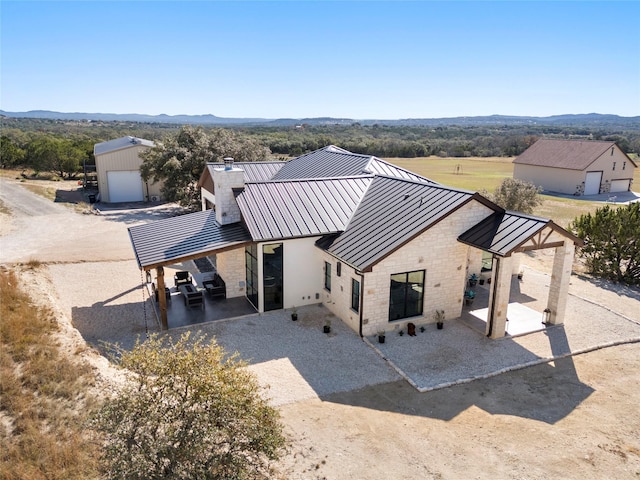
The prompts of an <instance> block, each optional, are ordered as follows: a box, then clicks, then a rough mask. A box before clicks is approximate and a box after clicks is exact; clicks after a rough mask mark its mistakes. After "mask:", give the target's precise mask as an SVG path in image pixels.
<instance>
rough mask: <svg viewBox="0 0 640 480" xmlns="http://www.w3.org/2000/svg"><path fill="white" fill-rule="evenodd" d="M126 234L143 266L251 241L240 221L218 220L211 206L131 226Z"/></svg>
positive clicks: (176, 261) (174, 261)
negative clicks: (219, 221) (226, 221)
mask: <svg viewBox="0 0 640 480" xmlns="http://www.w3.org/2000/svg"><path fill="white" fill-rule="evenodd" d="M129 237H130V238H131V243H132V245H133V250H134V252H135V254H136V259H137V261H138V266H139V267H140V268H145V269H149V268H152V267H157V266H162V265H171V264H174V263H178V262H180V261H183V260H186V259H189V258H193V257H194V255H198V254H203V255H204V254H206V253H207V252H214V251H215V250H218V249H221V248H228V247H232V246H239V245H242V244H243V243H246V242H250V241H251V236H250V235H249V233H248V232H247V231H246V229H245V228H244V226H243V225H242V224H240V223H236V224H232V225H226V226H221V225H220V224H218V222H216V215H215V212H214V211H213V210H204V211H202V212H196V213H190V214H187V215H182V216H179V217H173V218H165V219H163V220H158V221H156V222H152V223H147V224H144V225H138V226H135V227H130V228H129Z"/></svg>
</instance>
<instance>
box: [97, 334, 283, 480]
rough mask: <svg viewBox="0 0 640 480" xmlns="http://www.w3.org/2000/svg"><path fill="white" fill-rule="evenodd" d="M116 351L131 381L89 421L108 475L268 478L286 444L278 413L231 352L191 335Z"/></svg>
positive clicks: (147, 342)
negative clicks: (99, 436)
mask: <svg viewBox="0 0 640 480" xmlns="http://www.w3.org/2000/svg"><path fill="white" fill-rule="evenodd" d="M118 353H119V354H120V355H121V358H120V365H121V366H122V367H123V368H125V369H127V374H128V378H129V382H128V383H127V384H126V386H124V387H123V388H122V389H121V390H120V391H119V392H118V393H117V395H116V396H114V397H113V398H110V399H108V400H106V401H105V404H104V405H103V406H102V408H101V409H100V411H99V413H98V414H97V415H96V416H95V419H94V426H95V427H96V428H97V429H98V431H100V432H102V433H104V434H105V436H106V447H105V454H104V460H105V466H106V469H107V471H108V474H109V475H108V476H109V478H114V479H127V480H129V479H131V480H136V479H185V480H186V479H193V478H198V479H261V478H268V474H269V472H268V462H269V461H270V460H275V459H277V458H278V457H279V455H280V453H281V451H282V448H283V447H284V445H285V439H284V437H283V434H282V427H281V424H280V420H279V415H278V412H277V410H275V409H274V408H273V407H271V406H269V405H268V404H267V401H266V400H265V399H264V398H263V397H262V396H261V395H260V393H261V392H260V387H259V386H258V383H257V381H256V379H255V377H254V376H253V374H251V372H249V371H248V370H247V369H246V365H245V364H244V363H242V362H240V361H239V360H238V359H237V356H236V355H231V356H227V355H226V353H225V352H224V350H223V349H222V348H221V347H220V346H218V345H216V344H215V343H214V342H211V343H205V339H204V336H203V335H202V334H199V335H196V336H195V337H194V338H190V335H189V333H186V334H183V335H182V336H181V338H180V339H179V340H178V341H175V342H174V341H172V340H170V339H168V340H166V343H165V342H163V341H162V340H160V339H159V338H158V337H157V336H153V337H151V338H150V339H149V340H147V341H146V342H145V343H139V342H138V343H137V344H136V346H135V347H134V348H133V350H131V351H122V350H120V351H118Z"/></svg>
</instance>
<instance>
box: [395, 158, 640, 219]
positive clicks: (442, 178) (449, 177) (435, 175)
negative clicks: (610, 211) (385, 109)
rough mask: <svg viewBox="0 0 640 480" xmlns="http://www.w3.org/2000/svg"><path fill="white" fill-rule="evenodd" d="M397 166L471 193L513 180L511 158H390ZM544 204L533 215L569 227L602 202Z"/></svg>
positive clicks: (637, 177) (638, 173) (639, 180)
mask: <svg viewBox="0 0 640 480" xmlns="http://www.w3.org/2000/svg"><path fill="white" fill-rule="evenodd" d="M386 160H388V161H389V162H391V163H393V164H394V165H398V166H399V167H402V168H406V169H407V170H411V171H412V172H415V173H417V174H419V175H422V176H425V177H427V178H430V179H432V180H435V181H436V182H439V183H442V184H444V185H449V186H451V187H455V188H462V189H465V190H471V191H480V190H483V189H484V190H487V191H488V192H492V191H493V190H494V189H495V188H496V187H497V186H498V185H499V184H500V182H502V180H503V179H505V178H511V177H513V163H512V162H513V158H512V157H491V158H483V157H469V158H440V157H424V158H411V159H407V158H389V159H386ZM633 184H634V186H635V187H636V188H635V190H636V191H637V190H638V189H639V188H640V168H636V170H635V172H634V180H633ZM542 201H543V203H542V205H540V206H539V207H538V208H536V209H535V211H534V212H533V213H534V215H538V216H540V217H544V218H551V219H553V221H554V222H555V223H557V224H558V225H560V226H561V227H564V228H566V227H568V226H569V223H571V222H572V221H573V220H574V219H575V218H576V217H578V216H580V215H582V214H585V213H594V212H595V211H596V209H598V208H600V207H602V203H599V202H590V201H587V200H580V199H573V198H561V197H555V196H551V195H542Z"/></svg>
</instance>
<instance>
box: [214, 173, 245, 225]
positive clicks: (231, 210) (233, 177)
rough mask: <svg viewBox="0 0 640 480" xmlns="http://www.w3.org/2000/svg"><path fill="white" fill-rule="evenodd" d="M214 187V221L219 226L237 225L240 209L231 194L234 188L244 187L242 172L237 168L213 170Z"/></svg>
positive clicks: (239, 218)
mask: <svg viewBox="0 0 640 480" xmlns="http://www.w3.org/2000/svg"><path fill="white" fill-rule="evenodd" d="M213 182H214V185H215V204H216V221H217V222H218V223H219V224H220V225H228V224H231V223H237V222H239V221H240V220H242V216H241V215H240V207H238V202H236V198H235V196H234V194H233V189H234V188H242V187H244V172H243V171H242V170H241V169H239V168H233V169H231V170H224V169H222V168H216V169H214V170H213Z"/></svg>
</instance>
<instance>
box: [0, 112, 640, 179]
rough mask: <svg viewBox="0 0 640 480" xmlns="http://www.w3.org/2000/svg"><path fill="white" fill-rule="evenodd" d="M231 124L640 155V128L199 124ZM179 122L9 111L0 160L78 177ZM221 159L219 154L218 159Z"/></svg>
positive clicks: (495, 152)
mask: <svg viewBox="0 0 640 480" xmlns="http://www.w3.org/2000/svg"><path fill="white" fill-rule="evenodd" d="M200 128H202V129H203V130H205V131H207V132H210V133H215V132H218V131H223V130H224V131H232V132H233V134H234V136H236V137H238V138H246V139H247V141H251V142H252V143H254V144H259V145H261V146H262V147H265V148H267V149H268V150H269V155H268V156H269V157H270V158H288V157H294V156H299V155H302V154H303V153H306V152H310V151H313V150H317V149H319V148H322V147H325V146H327V145H337V146H339V147H342V148H345V149H346V150H349V151H351V152H354V153H362V154H367V155H375V156H377V157H381V158H393V157H400V158H415V157H428V156H432V155H435V156H440V157H512V156H517V155H519V154H521V153H522V152H524V151H525V150H526V149H527V148H528V147H529V146H531V145H532V144H533V143H534V142H535V141H536V140H537V139H538V138H540V137H542V136H546V137H549V138H567V139H584V140H606V141H614V142H616V143H617V144H618V146H619V147H620V148H621V149H622V150H623V151H624V152H626V153H632V154H633V153H635V154H640V131H638V130H633V129H627V130H624V129H620V128H618V127H611V128H607V127H603V126H597V127H589V126H574V125H568V126H556V125H529V124H527V125H473V126H464V125H448V126H390V125H381V124H374V125H360V124H358V123H353V124H350V125H307V124H300V125H297V126H295V127H285V126H278V127H276V126H234V127H200ZM180 130H181V126H180V125H176V124H162V123H140V122H124V121H111V122H108V121H92V122H88V121H66V120H65V121H62V120H50V119H22V118H3V119H2V131H1V135H0V148H1V150H0V166H1V167H2V168H29V169H32V170H33V171H35V172H43V171H50V172H53V173H55V174H57V175H59V176H61V177H62V176H67V177H72V176H73V175H75V174H76V173H78V172H80V171H82V166H83V163H85V162H86V163H89V164H93V163H95V160H94V158H93V145H94V144H96V143H99V142H104V141H107V140H112V139H115V138H120V137H123V136H126V135H131V136H134V137H139V138H145V139H147V140H153V141H159V140H163V139H171V138H174V137H175V136H176V135H178V133H179V131H180ZM211 160H220V159H211Z"/></svg>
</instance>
